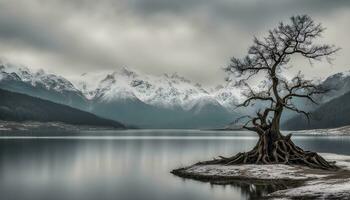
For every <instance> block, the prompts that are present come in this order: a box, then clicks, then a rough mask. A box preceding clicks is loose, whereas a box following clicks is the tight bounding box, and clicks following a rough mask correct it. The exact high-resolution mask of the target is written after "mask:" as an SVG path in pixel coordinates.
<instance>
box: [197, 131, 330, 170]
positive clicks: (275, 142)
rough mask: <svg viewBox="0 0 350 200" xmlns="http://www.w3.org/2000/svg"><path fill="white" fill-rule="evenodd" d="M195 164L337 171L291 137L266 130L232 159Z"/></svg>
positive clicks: (224, 158)
mask: <svg viewBox="0 0 350 200" xmlns="http://www.w3.org/2000/svg"><path fill="white" fill-rule="evenodd" d="M219 157H220V158H218V159H214V160H210V161H204V162H199V163H197V164H223V165H234V164H296V165H305V166H309V167H312V168H319V169H325V170H330V169H337V167H336V166H335V165H334V163H330V162H327V161H326V160H325V159H324V158H322V157H321V156H320V155H318V154H317V153H315V152H310V151H304V150H302V149H301V148H300V147H298V146H296V145H295V144H294V143H293V142H292V141H291V135H287V136H283V135H282V134H281V133H280V132H279V131H276V130H273V129H268V130H266V131H265V132H264V133H263V134H261V135H259V141H258V142H257V144H256V145H255V147H254V148H253V149H252V150H251V151H249V152H244V153H238V154H236V155H235V156H232V157H228V158H227V157H223V156H219Z"/></svg>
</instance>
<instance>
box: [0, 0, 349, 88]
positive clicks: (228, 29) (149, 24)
mask: <svg viewBox="0 0 350 200" xmlns="http://www.w3.org/2000/svg"><path fill="white" fill-rule="evenodd" d="M349 11H350V1H347V0H333V1H328V0H309V1H305V0H293V1H287V0H252V1H245V0H235V1H231V0H215V1H213V0H176V1H174V0H119V1H114V0H100V1H92V0H76V1H70V0H31V1H27V0H0V57H1V58H5V59H6V60H8V61H10V62H16V63H21V64H25V65H29V66H32V67H37V68H44V69H47V70H49V71H54V72H57V73H60V74H62V75H65V76H70V77H77V76H78V75H79V74H81V73H83V72H96V71H100V70H113V68H116V67H120V66H130V67H132V68H136V69H139V70H141V71H144V72H148V73H152V74H161V73H165V72H167V73H169V72H170V73H171V72H179V73H180V74H183V75H184V76H186V77H189V78H192V79H194V80H196V81H198V82H201V83H204V84H205V85H210V84H214V83H218V82H222V80H223V78H224V74H223V72H222V70H221V69H220V68H221V67H223V66H225V65H226V64H227V63H228V61H229V58H230V57H231V56H243V55H244V54H245V53H246V51H247V48H248V46H249V45H250V44H251V41H252V37H253V36H263V35H264V34H265V32H266V31H267V30H268V29H270V28H273V27H274V26H275V25H276V24H277V23H278V22H279V21H281V20H283V21H286V20H288V18H289V17H290V16H291V15H295V14H309V15H310V16H312V17H313V18H314V19H315V20H316V21H319V22H322V23H323V24H324V26H325V27H327V31H326V32H325V34H324V38H322V40H323V41H325V42H327V43H331V44H335V45H337V46H340V47H341V48H342V50H341V51H340V52H339V53H338V54H337V56H336V57H335V58H336V60H335V61H334V64H333V66H329V64H327V63H322V64H317V65H315V66H314V67H304V65H308V63H307V62H301V61H299V60H296V61H295V62H294V63H295V70H298V69H300V67H303V70H304V71H305V73H306V74H307V75H308V76H315V77H317V76H318V77H323V76H326V75H328V74H331V73H334V72H337V71H344V70H346V69H349V68H350V61H349V59H346V57H347V56H346V55H349V54H350V47H348V45H347V43H348V41H349V40H348V33H349V32H350V26H349V22H348V19H349V18H350V12H349ZM318 65H319V66H318ZM316 67H317V70H315V68H316Z"/></svg>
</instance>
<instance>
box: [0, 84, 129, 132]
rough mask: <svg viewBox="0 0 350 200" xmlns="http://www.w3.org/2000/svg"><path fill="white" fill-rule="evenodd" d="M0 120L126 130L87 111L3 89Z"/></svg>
mask: <svg viewBox="0 0 350 200" xmlns="http://www.w3.org/2000/svg"><path fill="white" fill-rule="evenodd" d="M0 120H6V121H39V122H52V121H58V122H64V123H67V124H74V125H92V126H110V127H114V128H125V127H124V125H123V124H121V123H119V122H116V121H112V120H107V119H103V118H100V117H98V116H96V115H94V114H91V113H88V112H85V111H81V110H78V109H75V108H72V107H69V106H65V105H61V104H57V103H54V102H51V101H47V100H43V99H40V98H37V97H31V96H28V95H25V94H20V93H15V92H10V91H6V90H3V89H0Z"/></svg>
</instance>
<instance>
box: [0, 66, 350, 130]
mask: <svg viewBox="0 0 350 200" xmlns="http://www.w3.org/2000/svg"><path fill="white" fill-rule="evenodd" d="M77 80H78V81H69V80H68V79H66V78H64V77H62V76H59V75H55V74H51V73H46V72H45V71H43V70H38V71H33V70H30V69H29V68H27V67H23V66H18V65H12V64H7V63H2V64H0V88H3V89H6V90H10V91H14V92H19V93H24V94H27V95H30V96H34V97H39V98H42V99H46V100H50V101H53V102H55V103H60V104H64V105H68V106H71V107H74V108H77V109H81V110H84V111H88V112H91V113H94V114H96V115H98V116H101V117H104V118H108V119H112V120H116V121H119V122H121V123H124V124H127V125H133V126H137V127H140V128H198V129H201V128H222V127H224V126H226V125H227V124H229V123H230V122H232V121H234V119H235V118H237V117H238V116H240V115H242V114H247V113H248V114H249V113H251V112H252V111H254V110H256V109H257V108H256V107H257V106H255V107H253V108H248V109H236V107H235V105H236V104H237V103H238V102H239V101H241V96H240V90H239V89H237V88H236V87H235V86H234V84H233V83H232V82H227V83H225V84H223V85H219V86H217V87H215V88H212V89H206V88H204V87H202V86H201V85H200V84H197V83H194V82H192V81H191V80H188V79H186V78H185V77H183V76H180V75H178V74H176V73H175V74H162V75H159V76H155V75H148V74H145V73H141V72H139V71H137V70H133V69H130V68H127V67H123V68H117V69H116V70H115V71H110V72H103V73H102V72H100V73H84V74H82V75H81V76H80V77H79V78H78V79H77ZM321 84H323V85H324V86H327V87H332V88H334V89H333V90H331V91H330V92H329V93H328V94H326V95H325V96H322V97H319V98H318V100H319V101H320V102H321V105H322V104H324V103H326V102H328V101H331V100H332V99H334V98H337V97H339V96H341V95H343V94H344V93H346V92H348V91H350V73H349V72H345V73H338V74H334V75H332V76H330V77H328V78H326V79H325V80H324V81H322V83H321ZM298 105H299V106H302V107H303V108H305V109H307V110H310V111H313V110H315V109H317V108H318V107H319V106H314V105H311V104H307V103H306V102H303V101H301V102H298ZM287 115H288V116H287V117H284V119H285V120H288V119H291V118H293V116H295V114H287Z"/></svg>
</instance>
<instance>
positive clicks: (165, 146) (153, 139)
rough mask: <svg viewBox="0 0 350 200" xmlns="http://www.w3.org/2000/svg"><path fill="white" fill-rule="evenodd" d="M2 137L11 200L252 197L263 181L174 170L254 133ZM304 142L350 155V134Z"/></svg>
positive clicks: (0, 170)
mask: <svg viewBox="0 0 350 200" xmlns="http://www.w3.org/2000/svg"><path fill="white" fill-rule="evenodd" d="M45 135H50V133H49V132H47V133H45V134H42V133H41V137H32V136H30V137H3V136H2V137H0V195H1V199H6V200H15V199H16V200H17V199H21V200H27V199H28V200H40V199H51V200H56V199H57V200H62V199H64V200H73V199H74V200H92V199H94V200H95V199H98V200H112V199H113V200H141V199H142V200H213V199H219V200H226V199H230V200H232V199H250V198H251V197H252V196H258V195H259V193H261V192H262V193H263V192H264V191H257V189H256V187H254V186H249V187H239V186H233V185H232V186H231V185H226V186H222V185H211V184H209V183H203V182H197V181H193V180H184V179H182V178H179V177H176V176H174V175H172V174H171V173H170V171H171V170H172V169H174V168H178V167H181V166H186V165H190V164H193V163H195V162H198V161H200V160H208V159H211V158H213V157H214V156H218V155H223V156H229V155H232V154H235V153H237V152H239V151H246V150H249V149H250V148H252V147H253V145H255V143H256V140H257V138H256V137H255V136H254V134H251V133H248V132H243V131H242V132H223V131H219V132H215V131H195V130H191V131H186V130H136V131H135V130H128V131H99V132H96V131H95V132H93V131H90V132H84V133H80V134H74V135H71V136H68V137H59V136H55V137H45ZM293 138H294V141H295V143H297V144H298V145H300V146H301V147H303V148H306V149H309V150H314V151H319V152H329V153H339V154H347V155H350V148H349V147H350V137H325V136H294V137H293Z"/></svg>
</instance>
